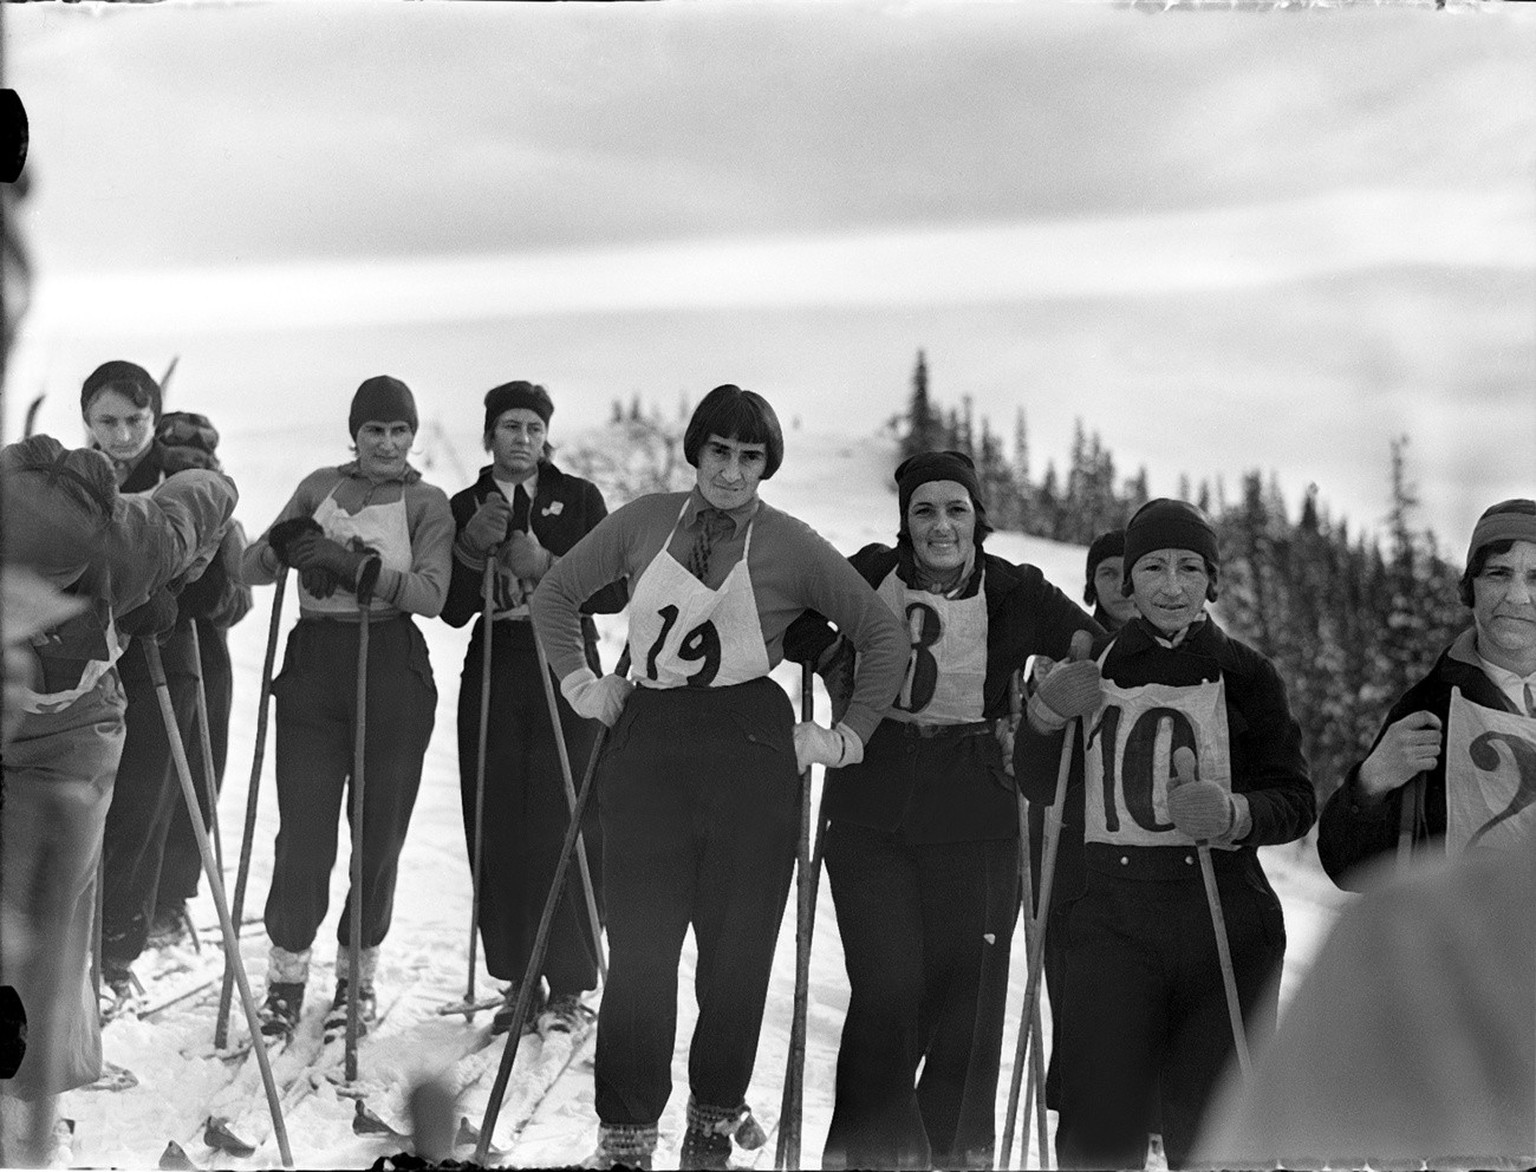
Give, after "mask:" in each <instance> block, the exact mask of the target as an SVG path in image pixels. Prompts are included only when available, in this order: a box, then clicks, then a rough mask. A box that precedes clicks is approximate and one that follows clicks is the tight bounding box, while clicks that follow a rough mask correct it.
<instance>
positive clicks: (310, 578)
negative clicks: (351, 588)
mask: <svg viewBox="0 0 1536 1172" xmlns="http://www.w3.org/2000/svg"><path fill="white" fill-rule="evenodd" d="M299 584H300V585H301V586H303V587H304V589H305V590H307V591H309V593H310V594H312V595H314V596H315V597H316V598H329V597H330V596H331V595H333V594H335V593H336V587H337V586H338V585H340V583H338V582H337V580H336V575H335V574H333V573H332V572H331V571H330V570H327V569H326V568H325V567H324V566H310V567H309V569H307V570H300V571H299Z"/></svg>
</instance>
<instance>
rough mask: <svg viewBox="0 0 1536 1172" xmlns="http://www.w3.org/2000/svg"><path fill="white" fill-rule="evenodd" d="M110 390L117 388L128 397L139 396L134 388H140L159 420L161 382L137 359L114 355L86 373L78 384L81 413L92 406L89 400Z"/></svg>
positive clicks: (156, 418) (131, 398) (134, 397)
mask: <svg viewBox="0 0 1536 1172" xmlns="http://www.w3.org/2000/svg"><path fill="white" fill-rule="evenodd" d="M110 390H117V391H119V392H120V393H122V394H123V395H124V397H125V398H127V399H129V400H134V399H137V398H138V396H137V395H134V394H133V393H132V392H133V391H135V390H138V391H140V392H142V393H143V394H144V395H146V396H148V398H149V408H150V410H151V411H153V412H154V414H155V421H156V422H157V423H158V422H159V421H160V384H159V383H157V382H156V381H155V380H154V378H153V377H152V376H151V375H150V373H149V371H147V370H145V369H144V368H143V367H142V366H140V365H139V364H138V363H136V362H124V361H123V360H122V359H120V358H114V359H113V360H112V361H111V362H103V363H102V364H101V365H100V366H98V367H97V368H96V369H95V370H93V371H91V373H90V374H88V375H86V378H85V382H84V383H82V384H81V386H80V412H81V414H84V413H85V412H87V411H89V410H90V409H91V401H92V400H93V399H95V398H96V396H97V395H99V394H101V393H102V392H103V391H110Z"/></svg>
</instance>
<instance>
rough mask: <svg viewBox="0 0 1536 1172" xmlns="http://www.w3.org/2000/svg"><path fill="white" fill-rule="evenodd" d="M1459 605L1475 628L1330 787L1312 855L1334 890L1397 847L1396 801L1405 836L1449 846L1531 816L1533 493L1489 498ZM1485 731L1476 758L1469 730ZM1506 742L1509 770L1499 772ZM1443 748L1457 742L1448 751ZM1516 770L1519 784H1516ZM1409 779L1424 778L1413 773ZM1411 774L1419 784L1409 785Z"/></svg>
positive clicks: (1493, 838) (1454, 850)
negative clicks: (1407, 805)
mask: <svg viewBox="0 0 1536 1172" xmlns="http://www.w3.org/2000/svg"><path fill="white" fill-rule="evenodd" d="M1461 602H1462V605H1464V606H1466V607H1468V608H1470V609H1471V611H1472V625H1471V626H1470V627H1468V628H1467V629H1466V630H1465V631H1463V632H1462V633H1461V634H1460V635H1459V636H1457V638H1456V641H1455V642H1453V643H1452V644H1451V645H1450V646H1449V647H1447V648H1446V649H1445V650H1444V651H1443V652H1441V654H1440V658H1439V659H1437V660H1436V661H1435V666H1434V667H1433V668H1431V669H1430V672H1429V674H1428V675H1427V676H1425V677H1424V678H1423V679H1422V680H1420V681H1419V682H1418V683H1417V684H1415V685H1414V686H1413V687H1411V688H1409V689H1408V691H1407V692H1405V693H1404V694H1403V696H1402V697H1401V698H1400V699H1399V700H1398V701H1397V703H1396V704H1394V705H1393V706H1392V709H1391V711H1389V712H1388V713H1387V718H1386V721H1385V722H1384V723H1383V725H1382V727H1381V731H1380V732H1378V733H1377V734H1376V741H1375V743H1374V744H1373V745H1372V746H1371V751H1370V753H1369V754H1368V755H1367V756H1366V758H1365V760H1363V761H1361V762H1360V763H1359V764H1358V765H1356V766H1355V767H1354V768H1353V769H1351V770H1350V771H1349V774H1348V776H1347V777H1345V779H1344V783H1343V784H1342V785H1340V786H1339V787H1338V789H1336V790H1334V792H1333V794H1332V795H1331V796H1330V797H1329V799H1328V801H1327V803H1326V804H1325V805H1324V807H1323V813H1322V817H1321V819H1320V820H1319V822H1318V834H1317V852H1318V855H1319V856H1320V857H1321V858H1322V861H1323V867H1324V868H1325V869H1326V870H1327V872H1328V874H1329V875H1330V876H1332V877H1333V880H1334V882H1335V883H1337V884H1338V885H1339V886H1340V887H1344V888H1347V889H1349V890H1352V891H1357V890H1360V889H1361V887H1362V884H1363V882H1364V881H1365V879H1366V876H1364V875H1363V874H1359V873H1356V870H1355V869H1356V868H1357V867H1359V866H1361V865H1362V864H1365V863H1369V862H1371V861H1373V860H1376V859H1380V858H1383V857H1385V856H1388V855H1390V854H1391V853H1392V852H1393V851H1394V850H1395V849H1396V847H1397V841H1398V833H1399V828H1400V826H1401V824H1402V816H1403V802H1404V801H1405V800H1412V801H1414V802H1415V803H1416V804H1417V806H1418V810H1417V812H1416V813H1414V812H1412V811H1410V814H1409V817H1410V818H1411V819H1412V825H1413V830H1412V835H1413V842H1414V843H1416V844H1431V845H1432V847H1433V849H1434V850H1435V851H1436V852H1437V853H1438V852H1442V851H1443V852H1444V853H1447V854H1452V855H1455V854H1459V853H1461V852H1462V851H1463V850H1465V849H1466V848H1467V847H1468V846H1469V845H1477V844H1478V843H1486V844H1488V845H1498V844H1499V842H1500V840H1501V839H1506V838H1515V837H1518V836H1519V835H1521V834H1526V835H1528V834H1529V833H1530V832H1531V828H1532V825H1533V820H1536V805H1533V804H1531V797H1532V794H1533V791H1536V501H1532V500H1528V499H1520V498H1517V499H1514V500H1507V501H1501V502H1500V503H1499V504H1496V505H1493V506H1491V507H1490V508H1489V509H1488V510H1487V511H1486V512H1485V513H1483V515H1482V516H1481V517H1480V518H1479V519H1478V522H1477V525H1476V526H1475V527H1474V528H1473V530H1472V540H1471V541H1470V542H1469V543H1468V546H1467V568H1466V572H1465V573H1464V574H1462V577H1461ZM1483 730H1486V731H1487V732H1488V733H1490V734H1491V737H1490V741H1489V742H1487V744H1488V745H1489V746H1490V747H1488V748H1487V749H1486V752H1485V754H1484V755H1483V762H1482V763H1479V759H1478V758H1479V754H1478V752H1477V748H1478V746H1477V743H1476V742H1477V741H1479V740H1481V737H1480V736H1478V735H1477V734H1478V733H1479V732H1480V731H1483ZM1499 740H1502V741H1503V743H1504V744H1505V745H1506V746H1507V751H1508V753H1509V754H1510V755H1511V760H1512V761H1513V763H1514V766H1515V767H1514V768H1513V769H1512V770H1511V769H1498V768H1496V762H1497V760H1498V758H1499V757H1500V756H1501V754H1500V753H1499V751H1498V750H1496V749H1494V748H1492V747H1491V745H1492V744H1493V743H1494V742H1496V741H1499ZM1451 746H1459V751H1458V752H1455V753H1454V755H1453V753H1452V751H1451ZM1522 778H1523V781H1522V780H1521V779H1522ZM1416 779H1422V780H1418V781H1416ZM1409 782H1415V784H1414V785H1412V786H1410V785H1409V784H1408V783H1409Z"/></svg>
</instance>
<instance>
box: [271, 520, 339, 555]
mask: <svg viewBox="0 0 1536 1172" xmlns="http://www.w3.org/2000/svg"><path fill="white" fill-rule="evenodd" d="M306 533H308V534H313V535H314V536H316V537H319V536H323V535H324V533H325V530H323V529H321V528H320V522H318V521H316V520H315V519H314V518H313V517H289V518H288V519H287V520H286V521H279V522H278V523H277V524H275V525H273V526H272V528H271V529H269V530H267V544H268V545H270V546H271V547H272V552H273V553H275V554H276V555H277V557H278V560H279V561H281V562H282V563H283V564H284V565H285V566H291V565H294V561H293V558H292V557H291V556H290V553H289V550H290V547H291V546H292V545H293V543H294V541H296V540H297V539H298V538H299V537H301V536H303V535H304V534H306Z"/></svg>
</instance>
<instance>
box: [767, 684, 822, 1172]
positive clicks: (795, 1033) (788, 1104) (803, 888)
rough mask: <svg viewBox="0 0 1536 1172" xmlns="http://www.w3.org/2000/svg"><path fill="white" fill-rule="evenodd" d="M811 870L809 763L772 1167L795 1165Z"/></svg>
mask: <svg viewBox="0 0 1536 1172" xmlns="http://www.w3.org/2000/svg"><path fill="white" fill-rule="evenodd" d="M813 680H814V677H813V675H812V673H811V665H810V664H808V663H807V664H802V665H801V667H800V719H801V720H810V719H812V717H814V716H815V714H816V711H815V705H816V700H815V694H814V691H813ZM816 878H817V877H816V874H815V872H814V870H813V867H812V861H811V767H810V766H809V765H807V766H806V767H805V768H804V769H802V770H801V771H800V844H799V853H798V855H797V857H796V860H795V883H796V886H795V894H796V904H795V1001H794V1012H793V1015H792V1017H791V1018H790V1025H789V1064H788V1066H787V1068H786V1069H785V1072H784V1101H783V1103H782V1104H781V1106H780V1108H779V1142H778V1151H777V1152H776V1153H775V1156H774V1167H776V1168H798V1167H800V1116H801V1114H802V1111H803V1108H804V1099H805V1035H806V1014H807V1010H808V1008H809V1003H810V979H811V934H812V932H813V931H814V930H815V927H816Z"/></svg>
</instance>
